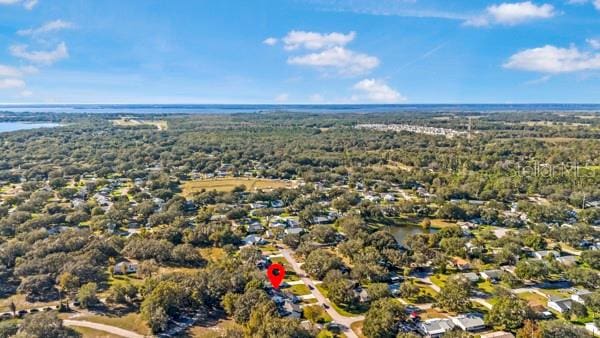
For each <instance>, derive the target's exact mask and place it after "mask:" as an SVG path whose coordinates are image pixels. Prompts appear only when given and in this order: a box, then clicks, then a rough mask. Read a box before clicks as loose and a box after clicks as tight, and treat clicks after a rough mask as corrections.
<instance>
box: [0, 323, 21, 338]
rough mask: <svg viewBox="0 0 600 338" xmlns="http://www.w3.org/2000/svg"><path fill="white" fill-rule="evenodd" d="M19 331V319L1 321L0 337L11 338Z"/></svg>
mask: <svg viewBox="0 0 600 338" xmlns="http://www.w3.org/2000/svg"><path fill="white" fill-rule="evenodd" d="M17 331H19V322H18V321H17V320H7V321H3V322H0V338H10V337H14V335H15V334H16V333H17Z"/></svg>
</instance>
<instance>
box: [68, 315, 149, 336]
mask: <svg viewBox="0 0 600 338" xmlns="http://www.w3.org/2000/svg"><path fill="white" fill-rule="evenodd" d="M63 323H64V325H65V326H80V327H87V328H90V329H94V330H98V331H104V332H108V333H112V334H114V335H117V336H121V337H126V338H144V337H145V336H142V335H141V334H139V333H136V332H133V331H128V330H125V329H121V328H118V327H116V326H110V325H104V324H98V323H93V322H88V321H85V320H71V319H65V320H64V321H63Z"/></svg>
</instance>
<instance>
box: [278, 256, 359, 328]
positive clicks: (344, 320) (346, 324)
mask: <svg viewBox="0 0 600 338" xmlns="http://www.w3.org/2000/svg"><path fill="white" fill-rule="evenodd" d="M281 254H282V255H283V257H284V258H285V259H286V260H287V261H288V262H289V263H290V265H291V266H292V268H293V269H294V271H295V272H296V274H297V275H298V276H302V277H300V279H302V281H303V282H304V284H306V285H307V286H309V289H311V287H312V289H311V290H310V292H311V293H312V294H313V296H314V297H315V298H316V299H317V301H318V304H327V305H328V306H329V308H328V309H326V310H327V313H328V314H329V315H330V316H331V318H332V319H333V321H334V322H336V323H338V324H341V325H342V326H343V329H342V332H343V333H344V334H345V335H346V337H349V338H358V336H357V335H356V333H354V331H352V329H351V327H350V326H351V325H352V323H355V322H358V321H361V320H364V319H365V316H354V317H346V316H342V315H341V314H339V313H338V312H337V311H336V310H335V309H334V308H333V306H332V305H331V302H330V301H329V299H327V298H326V297H325V296H323V294H322V293H321V291H319V289H317V288H316V286H315V285H316V284H315V282H314V281H313V280H311V279H310V278H307V277H305V276H307V274H306V272H304V270H302V268H301V267H300V264H299V263H298V262H297V261H296V259H295V258H294V256H293V253H292V251H291V250H290V249H282V250H281Z"/></svg>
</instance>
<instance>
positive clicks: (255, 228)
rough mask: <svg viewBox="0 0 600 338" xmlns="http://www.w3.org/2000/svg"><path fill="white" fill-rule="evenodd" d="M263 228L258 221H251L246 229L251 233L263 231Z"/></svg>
mask: <svg viewBox="0 0 600 338" xmlns="http://www.w3.org/2000/svg"><path fill="white" fill-rule="evenodd" d="M263 230H264V229H263V226H262V224H260V223H259V222H252V223H250V224H248V228H247V231H248V232H249V233H251V234H256V233H260V232H263Z"/></svg>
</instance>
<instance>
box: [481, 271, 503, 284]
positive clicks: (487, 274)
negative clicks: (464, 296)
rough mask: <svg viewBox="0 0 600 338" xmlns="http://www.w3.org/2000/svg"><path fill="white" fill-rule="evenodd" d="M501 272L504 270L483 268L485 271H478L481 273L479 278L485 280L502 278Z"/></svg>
mask: <svg viewBox="0 0 600 338" xmlns="http://www.w3.org/2000/svg"><path fill="white" fill-rule="evenodd" d="M503 273H504V271H502V270H497V269H496V270H485V271H482V272H480V273H479V274H480V275H481V278H483V279H485V280H489V281H494V282H497V281H499V280H500V278H502V274H503Z"/></svg>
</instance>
